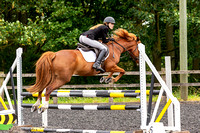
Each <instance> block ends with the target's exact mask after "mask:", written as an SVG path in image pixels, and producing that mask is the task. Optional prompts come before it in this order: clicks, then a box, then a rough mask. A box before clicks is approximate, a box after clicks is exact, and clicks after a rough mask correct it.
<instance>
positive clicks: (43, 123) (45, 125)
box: [42, 88, 48, 127]
mask: <svg viewBox="0 0 200 133" xmlns="http://www.w3.org/2000/svg"><path fill="white" fill-rule="evenodd" d="M42 93H44V94H45V93H46V88H45V89H44V91H43V92H42ZM42 103H45V97H42ZM47 115H48V114H47V109H46V110H45V111H44V112H43V113H42V126H43V127H47V126H48V116H47Z"/></svg>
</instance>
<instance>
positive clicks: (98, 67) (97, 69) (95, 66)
mask: <svg viewBox="0 0 200 133" xmlns="http://www.w3.org/2000/svg"><path fill="white" fill-rule="evenodd" d="M105 54H106V50H101V52H100V53H99V56H98V57H97V60H96V62H95V63H94V64H93V66H92V68H94V69H96V71H101V72H102V73H104V72H105V70H103V69H102V68H101V62H102V60H103V57H104V55H105Z"/></svg>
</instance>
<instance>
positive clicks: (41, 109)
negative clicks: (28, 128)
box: [38, 107, 46, 114]
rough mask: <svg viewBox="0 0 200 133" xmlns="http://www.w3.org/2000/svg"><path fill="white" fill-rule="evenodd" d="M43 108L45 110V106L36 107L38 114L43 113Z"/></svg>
mask: <svg viewBox="0 0 200 133" xmlns="http://www.w3.org/2000/svg"><path fill="white" fill-rule="evenodd" d="M45 110H46V109H45V108H42V107H41V108H39V109H38V114H41V113H43V112H44V111H45Z"/></svg>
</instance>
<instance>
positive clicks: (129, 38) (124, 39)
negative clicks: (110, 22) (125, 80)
mask: <svg viewBox="0 0 200 133" xmlns="http://www.w3.org/2000/svg"><path fill="white" fill-rule="evenodd" d="M114 33H115V35H116V36H115V37H114V38H115V39H116V40H119V41H120V43H121V45H123V47H124V48H125V51H128V52H129V54H130V56H131V57H132V58H133V60H135V62H136V63H137V64H138V63H139V50H138V44H139V43H141V41H140V39H139V37H136V35H135V34H133V33H128V31H126V30H124V29H117V30H116V31H115V32H114Z"/></svg>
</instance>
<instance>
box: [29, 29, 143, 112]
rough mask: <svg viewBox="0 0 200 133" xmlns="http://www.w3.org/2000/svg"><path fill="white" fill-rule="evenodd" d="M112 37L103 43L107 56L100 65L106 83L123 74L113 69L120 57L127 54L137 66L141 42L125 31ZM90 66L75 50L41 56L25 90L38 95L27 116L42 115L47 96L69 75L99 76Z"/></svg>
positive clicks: (68, 79)
mask: <svg viewBox="0 0 200 133" xmlns="http://www.w3.org/2000/svg"><path fill="white" fill-rule="evenodd" d="M114 34H115V35H114V36H113V38H114V40H115V41H110V42H108V43H107V46H108V48H109V56H108V58H107V59H106V60H105V61H104V65H103V66H102V67H103V68H104V70H105V72H110V74H109V75H108V76H107V77H106V78H105V79H106V80H108V79H110V78H111V77H112V75H113V73H115V72H119V75H118V76H116V77H115V78H113V81H114V82H117V81H118V80H119V79H120V78H121V77H122V76H123V75H124V74H125V70H124V69H122V68H120V67H119V66H117V64H118V63H119V61H120V56H121V54H122V53H124V52H126V51H127V52H129V54H130V56H131V57H132V58H133V59H134V60H135V61H136V63H139V58H138V57H139V50H138V44H139V43H141V41H140V39H139V37H136V35H135V34H133V33H129V32H128V31H127V30H125V29H121V28H120V29H117V30H115V31H114ZM93 63H94V62H86V61H85V59H84V58H83V56H82V54H81V52H80V51H79V50H77V49H75V50H60V51H57V52H52V51H48V52H45V53H43V54H42V56H41V57H40V58H39V59H38V61H37V62H36V68H35V71H36V82H35V84H34V85H33V86H31V87H30V88H28V89H27V91H29V92H30V93H37V92H38V98H37V101H36V103H35V104H33V106H32V108H31V112H34V111H36V110H37V109H39V110H38V113H42V112H44V111H45V110H46V109H48V105H49V97H50V94H51V92H52V91H54V90H56V89H58V88H59V87H61V86H62V85H64V84H66V83H68V82H70V80H71V77H72V75H73V74H75V75H79V76H94V75H96V74H99V73H100V71H96V70H95V69H93V68H92V65H93ZM45 88H46V93H45V102H44V103H43V105H42V106H41V105H40V102H41V94H42V92H43V90H44V89H45Z"/></svg>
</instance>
